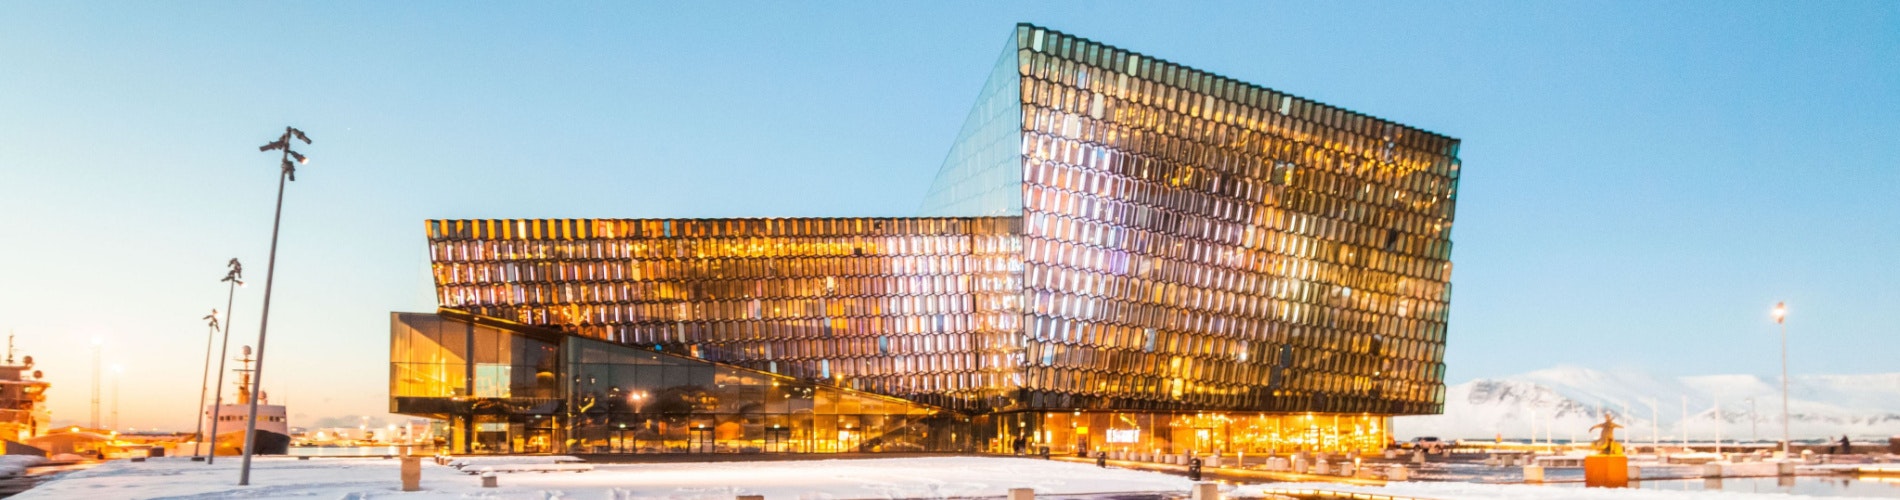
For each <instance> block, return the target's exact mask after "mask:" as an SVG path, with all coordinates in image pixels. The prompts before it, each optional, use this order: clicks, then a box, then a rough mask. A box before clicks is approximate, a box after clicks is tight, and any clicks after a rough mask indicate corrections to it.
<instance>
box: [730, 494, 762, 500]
mask: <svg viewBox="0 0 1900 500" xmlns="http://www.w3.org/2000/svg"><path fill="white" fill-rule="evenodd" d="M733 500H765V495H739V496H737V497H733Z"/></svg>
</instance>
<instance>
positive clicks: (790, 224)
mask: <svg viewBox="0 0 1900 500" xmlns="http://www.w3.org/2000/svg"><path fill="white" fill-rule="evenodd" d="M1009 42H1010V43H1008V44H1007V47H1006V49H1005V51H1004V54H1002V56H1001V57H1000V58H999V59H998V61H997V64H996V66H995V68H994V69H993V71H992V74H991V75H989V77H988V78H987V79H986V81H985V83H984V85H983V89H982V91H981V92H980V93H979V96H978V99H977V104H976V106H975V107H974V108H973V109H972V111H971V113H970V116H969V118H968V119H967V120H966V122H965V123H964V126H963V128H962V130H961V131H960V132H959V134H958V137H957V141H956V143H955V144H954V145H952V147H951V149H950V152H949V154H948V156H947V157H946V158H945V161H944V164H943V165H942V167H941V168H940V169H939V171H938V174H937V178H936V181H935V184H934V185H933V186H932V187H931V188H930V191H929V192H928V193H926V195H925V196H924V198H923V202H922V205H921V210H920V211H921V212H922V215H923V216H922V217H914V218H829V219H795V218H759V219H506V220H432V221H429V222H428V237H429V245H430V246H429V251H430V260H431V263H432V267H433V271H434V275H435V281H436V285H437V292H438V299H439V301H440V304H441V306H442V307H443V311H444V312H443V314H467V315H471V317H473V318H489V320H490V321H499V322H508V323H516V324H520V325H525V326H526V327H533V328H538V329H540V330H539V331H542V332H544V333H545V332H555V333H551V334H549V335H552V336H554V337H560V338H568V339H570V340H566V341H560V340H558V339H557V340H556V341H555V344H554V345H556V346H565V347H545V346H539V345H538V344H537V345H536V346H535V347H532V348H522V349H526V350H525V351H522V350H517V348H515V347H512V344H511V345H510V346H509V347H503V346H502V343H496V344H495V346H496V347H495V348H494V349H493V350H492V351H493V354H492V356H493V357H494V359H495V360H496V361H483V359H484V358H483V356H484V354H483V353H484V352H488V351H483V350H480V349H477V350H476V351H475V356H474V359H475V362H474V363H475V364H474V365H473V368H474V372H476V373H474V374H472V375H468V374H465V376H464V377H463V378H464V379H466V380H455V377H454V376H453V375H454V370H455V369H456V368H455V367H456V366H463V365H457V364H456V363H458V362H459V361H457V360H461V359H466V355H465V354H462V353H459V352H456V351H454V350H453V349H449V348H441V349H439V350H437V351H430V350H428V349H421V348H409V347H401V345H402V342H404V341H401V340H397V341H395V343H396V344H398V345H397V346H396V347H392V357H393V358H392V360H393V361H394V360H400V361H397V362H393V363H392V370H394V371H392V382H391V384H392V389H391V391H392V406H399V407H400V406H402V401H401V397H406V396H397V395H398V394H405V395H407V394H421V393H430V394H436V395H450V397H454V396H455V395H457V394H462V393H466V392H467V391H469V390H471V389H467V388H468V387H473V389H472V391H473V393H474V396H476V397H483V398H505V399H509V400H510V401H513V398H528V399H533V398H542V397H552V398H555V399H558V400H559V402H558V403H555V404H552V405H551V406H552V407H556V408H561V409H563V410H561V411H571V409H573V408H576V407H584V406H586V401H583V400H576V399H574V395H576V394H583V393H587V392H588V391H592V392H593V393H598V394H595V395H594V396H591V397H595V398H606V399H605V401H610V402H614V403H613V404H608V405H605V406H600V407H597V408H596V410H589V411H598V412H601V413H599V414H594V413H588V411H581V412H578V413H574V414H573V415H570V416H564V417H562V420H560V421H561V422H562V423H561V424H559V425H556V426H555V427H557V428H558V429H571V430H572V432H573V436H571V437H566V438H561V439H557V440H556V441H559V442H560V443H562V445H563V446H578V447H581V448H582V449H607V450H678V449H680V448H681V447H682V446H684V447H685V448H686V449H688V450H710V451H718V450H727V451H768V450H798V451H847V450H860V449H863V448H864V447H863V445H862V444H861V443H860V444H852V443H853V441H851V439H860V440H861V439H863V438H864V436H866V434H863V433H865V432H871V431H868V430H861V429H868V427H864V426H869V425H872V423H871V422H872V420H875V421H876V422H878V423H877V424H876V425H877V426H878V427H877V429H878V431H876V434H877V435H885V434H890V433H892V432H899V431H898V430H900V429H910V428H916V429H917V430H916V431H915V435H917V436H921V435H922V433H923V427H917V426H918V425H920V424H916V422H920V420H918V416H917V415H916V414H913V413H912V412H914V411H923V410H918V409H915V408H930V409H931V410H930V411H944V412H949V413H946V414H933V415H951V414H953V415H957V416H958V417H955V418H951V417H932V418H937V419H938V420H929V419H925V420H929V421H931V422H936V423H935V424H929V425H937V424H942V425H947V426H950V427H943V428H940V429H938V430H936V431H933V432H936V435H938V436H948V435H950V434H952V433H954V434H956V435H958V436H960V437H959V438H958V439H954V440H949V441H943V442H941V443H939V444H935V445H933V444H918V443H932V442H935V441H926V440H922V439H921V438H917V439H908V440H902V439H897V438H895V437H893V438H891V439H886V440H881V441H879V445H878V447H879V448H880V449H905V448H909V447H913V446H923V447H925V448H931V447H933V446H943V447H950V448H954V447H957V446H976V447H979V448H983V449H992V450H994V449H1007V448H1009V447H1012V446H1013V445H1014V444H1016V443H1017V442H1019V441H1023V440H1030V441H1032V442H1036V443H1041V444H1048V445H1052V446H1054V447H1055V448H1057V449H1063V447H1064V446H1067V447H1070V448H1077V449H1082V448H1089V447H1092V448H1096V449H1108V447H1109V446H1110V444H1114V445H1118V446H1123V447H1128V448H1131V449H1141V448H1172V449H1176V450H1184V449H1200V448H1203V447H1206V448H1209V450H1234V451H1255V450H1259V451H1261V452H1273V451H1274V450H1289V449H1307V450H1313V451H1326V450H1353V449H1370V448H1376V444H1374V443H1381V444H1382V443H1383V441H1384V440H1385V439H1386V438H1385V436H1386V434H1385V432H1386V428H1387V427H1388V424H1389V418H1388V417H1389V416H1391V415H1404V414H1430V413H1437V412H1439V411H1441V409H1442V404H1443V397H1444V385H1443V376H1444V365H1443V357H1444V345H1445V326H1446V324H1445V321H1446V312H1447V310H1448V304H1449V300H1450V293H1451V285H1450V273H1451V263H1450V253H1451V241H1450V232H1451V223H1452V218H1453V205H1454V202H1455V200H1456V188H1457V181H1458V175H1459V167H1460V165H1459V161H1458V159H1457V150H1458V141H1457V140H1456V139H1452V138H1449V137H1444V136H1441V135H1436V134H1433V133H1430V132H1426V131H1422V130H1418V129H1415V128H1411V127H1407V126H1404V125H1400V124H1397V123H1393V122H1389V121H1386V120H1381V119H1378V118H1374V117H1371V116H1366V115H1363V114H1359V113H1355V112H1352V111H1348V110H1344V109H1340V108H1337V107H1332V106H1327V105H1323V104H1319V103H1316V102H1312V101H1309V100H1305V99H1301V98H1298V97H1294V96H1291V95H1287V94H1285V93H1282V92H1279V91H1275V90H1272V89H1267V88H1264V87H1260V86H1256V85H1251V84H1246V83H1243V82H1238V81H1235V80H1232V79H1228V78H1225V77H1221V76H1218V75H1214V74H1210V73H1206V72H1202V71H1198V70H1193V69H1189V68H1185V67H1182V66H1179V65H1177V64H1173V63H1170V62H1167V61H1164V60H1159V59H1155V58H1152V57H1148V56H1145V55H1141V54H1137V53H1133V52H1129V51H1125V50H1122V49H1118V48H1115V47H1112V46H1107V45H1103V44H1100V43H1096V42H1092V41H1089V40H1086V39H1081V38H1076V37H1073V36H1069V35H1066V34H1062V33H1059V32H1055V31H1051V30H1047V29H1044V28H1039V27H1035V26H1030V25H1021V26H1018V28H1017V30H1016V31H1015V33H1013V36H1012V37H1011V38H1010V40H1009ZM480 322H481V319H477V320H473V322H471V323H470V324H471V325H475V324H477V323H480ZM398 323H401V321H400V320H399V321H398ZM400 326H401V325H400V324H399V325H398V327H399V328H398V329H400ZM417 335H419V336H420V337H419V338H424V339H432V338H435V337H428V336H427V335H428V334H423V333H418V334H413V335H411V336H410V337H407V338H415V336H417ZM399 336H400V335H399ZM536 341H546V339H545V338H544V339H543V340H536ZM562 342H566V343H562ZM412 345H413V344H412ZM576 346H581V347H576ZM587 346H592V347H587ZM609 347H612V348H615V349H632V350H629V351H626V352H629V353H641V354H640V355H641V356H652V355H659V356H662V357H665V358H666V359H671V360H674V361H679V362H688V363H689V364H690V363H712V364H713V365H717V366H719V367H726V368H717V369H715V368H705V369H706V370H713V371H710V372H708V373H715V372H717V370H720V369H730V370H740V371H743V372H744V373H751V374H754V375H744V376H740V375H733V376H730V377H728V376H724V375H717V374H714V375H708V377H711V380H714V382H713V385H714V386H716V387H718V386H723V385H724V384H723V383H721V382H718V380H735V381H738V380H742V379H743V380H747V381H750V380H753V379H757V380H759V381H764V382H760V383H766V382H770V383H792V382H796V383H798V384H807V386H808V387H828V388H833V389H835V390H838V391H846V392H840V393H839V394H847V393H853V394H863V395H865V396H866V397H871V396H872V395H875V396H876V397H889V398H897V399H890V400H888V401H906V402H909V403H910V404H914V405H916V406H915V408H911V407H904V409H903V410H902V411H901V412H900V411H898V410H887V409H882V408H884V407H882V406H879V405H872V404H868V403H866V404H860V405H859V406H858V407H857V408H859V409H858V410H853V411H842V410H837V409H835V408H842V406H840V404H833V405H832V406H831V407H832V408H834V410H832V411H833V412H834V413H823V412H819V411H818V410H817V408H818V406H813V407H812V410H811V413H805V414H801V415H814V416H813V417H808V418H810V419H811V420H810V423H809V424H803V423H800V422H799V421H793V420H786V419H781V418H779V417H776V416H774V415H787V417H786V418H794V417H791V416H789V415H791V414H789V413H774V410H769V409H768V410H758V411H752V410H742V409H739V408H738V407H726V406H720V405H725V404H727V403H721V402H718V401H726V402H730V401H742V400H743V401H747V402H749V403H748V404H752V403H756V404H759V405H763V406H762V407H761V408H778V407H776V406H772V405H774V404H779V403H774V401H781V402H782V401H785V400H784V399H782V398H784V397H786V396H784V395H783V394H782V393H780V392H778V390H776V389H769V387H778V386H776V385H769V384H768V385H766V386H760V385H758V384H757V383H753V382H733V386H734V387H748V388H750V389H746V390H748V391H753V390H756V391H757V394H761V395H759V396H757V397H756V398H755V397H754V396H752V395H750V394H754V393H752V392H748V393H746V394H748V395H746V396H730V395H726V396H721V395H718V394H716V393H718V392H719V391H710V392H707V393H705V394H709V396H691V397H685V396H682V398H684V399H695V398H697V399H700V400H702V403H703V404H704V405H711V406H707V407H705V408H701V409H697V410H693V412H694V413H689V415H701V414H703V415H713V416H711V417H705V418H701V417H691V416H685V417H678V418H672V419H670V420H669V419H666V418H658V419H656V418H654V417H653V416H652V415H648V414H645V413H642V412H641V411H639V410H637V409H635V410H633V411H625V410H626V408H624V407H622V406H615V405H616V404H623V403H626V402H625V401H622V399H624V398H622V397H621V396H620V395H621V394H624V393H616V392H614V391H616V390H619V391H627V390H635V389H631V388H633V387H639V388H640V389H638V390H641V391H649V392H646V394H657V393H654V392H651V391H662V390H667V389H666V388H667V387H672V386H668V385H665V384H662V383H659V382H651V381H647V378H648V377H659V380H666V377H671V376H672V375H667V374H666V373H671V372H666V373H662V372H655V371H651V370H648V371H642V370H645V369H637V368H628V369H626V370H628V371H625V372H624V373H628V374H632V375H621V373H623V372H622V369H621V368H611V369H607V372H603V373H606V374H605V375H589V376H588V377H587V379H588V380H593V381H596V382H590V384H595V385H587V386H580V385H573V386H563V389H562V390H565V391H568V392H564V393H561V394H563V395H558V396H542V394H543V393H542V392H536V391H541V390H542V389H540V387H541V386H539V385H535V384H534V383H536V381H538V379H537V378H533V377H529V378H523V377H524V376H525V375H524V374H525V373H534V374H537V375H535V377H538V376H539V375H538V374H539V373H541V372H540V368H520V367H519V366H528V365H519V366H518V367H517V368H510V369H506V370H500V369H497V370H499V371H494V370H491V371H492V373H491V372H483V371H482V369H483V368H482V367H483V366H484V364H485V363H486V364H509V363H512V362H513V361H510V360H514V359H521V360H524V362H536V363H543V364H545V363H546V362H547V361H546V360H548V359H554V360H556V362H555V364H556V365H560V363H561V362H565V363H567V365H562V366H565V368H563V370H565V371H562V372H561V373H563V374H568V373H579V372H576V371H574V370H591V369H593V368H590V366H592V362H587V361H581V360H580V358H582V357H583V356H582V352H583V351H576V350H575V349H583V350H585V349H595V348H598V349H607V348H609ZM550 349H551V350H552V351H549V350H550ZM397 351H401V352H402V353H403V354H402V355H401V356H397ZM555 351H558V352H555ZM550 352H552V353H551V354H550ZM655 352H657V353H661V354H654V353H655ZM432 353H433V354H432ZM628 355H629V356H633V354H628ZM537 356H540V357H537ZM615 356H618V355H615ZM608 357H610V358H614V359H619V358H617V357H614V356H608ZM636 357H637V356H636ZM504 358H505V359H504ZM629 359H631V358H629ZM655 359H658V358H655ZM562 360H565V361H562ZM608 364H610V365H614V366H637V365H638V363H631V362H627V363H622V362H612V363H608ZM713 365H707V366H713ZM537 366H538V365H537ZM462 369H463V370H464V371H468V368H467V367H464V368H462ZM484 373H485V374H486V375H484ZM735 373H736V372H735ZM561 376H563V377H574V376H578V375H561ZM484 377H485V378H484ZM482 380H489V381H490V382H486V383H485V382H482ZM599 380H611V381H612V382H597V381H599ZM570 382H571V383H574V384H578V383H579V382H572V381H570ZM456 384H462V385H456ZM698 386H700V387H703V386H704V384H699V385H698ZM399 389H400V391H399ZM735 390H736V389H735ZM417 391H421V392H417ZM458 391H460V392H458ZM600 391H606V392H600ZM557 392H558V391H557ZM820 392H823V391H822V390H820ZM529 394H532V395H529ZM432 397H439V396H432ZM669 397H670V396H669ZM840 397H844V396H840ZM563 398H565V399H563ZM708 398H710V399H708ZM774 398H781V399H776V400H775V399H774ZM536 401H539V400H536ZM418 404H420V403H418ZM537 404H541V403H535V402H533V401H521V402H510V403H508V406H507V407H508V408H515V409H533V408H540V406H536V405H537ZM787 404H789V403H787ZM812 404H814V405H817V404H818V403H812ZM786 408H791V407H786ZM865 408H879V409H877V410H875V411H869V410H864V409H865ZM533 411H539V410H533ZM891 412H896V413H891ZM410 413H426V412H410ZM516 413H518V414H533V413H532V412H531V411H530V410H521V411H519V412H516ZM557 413H558V412H557ZM549 415H553V413H549ZM719 415H724V416H723V417H721V416H719ZM825 415H836V416H837V418H835V419H834V418H831V417H829V416H825ZM847 415H857V417H852V418H857V420H847V417H846V416H847ZM871 415H876V416H877V417H868V416H871ZM669 418H670V417H669ZM867 418H871V419H872V420H866V419H867ZM958 418H964V419H967V420H957V419H958ZM530 420H532V419H530ZM950 422H964V423H956V424H954V425H953V424H951V423H950ZM1131 422H1132V423H1131ZM507 425H515V423H514V422H512V421H511V422H509V423H507ZM522 425H524V427H523V429H527V431H524V432H528V433H529V434H532V429H534V428H535V427H533V425H535V424H534V423H533V422H524V423H522ZM621 425H627V426H628V428H631V429H635V430H634V431H622V430H621V429H622V427H620V426H621ZM773 425H786V426H796V425H805V427H797V428H795V429H792V430H788V431H769V430H762V429H775V427H771V426H773ZM839 425H850V426H853V427H851V429H853V430H852V432H853V434H851V436H857V437H855V438H851V439H847V438H846V437H845V436H847V435H846V434H841V433H840V431H839V427H838V426H839ZM962 425H968V426H969V427H968V428H963V427H956V426H962ZM696 426H704V428H706V429H711V430H708V431H705V432H709V433H710V434H708V435H707V436H704V437H705V439H700V438H696V437H694V436H696V434H694V432H696V431H692V430H691V429H699V428H701V427H696ZM722 426H723V427H724V428H726V429H727V430H726V431H720V430H718V429H720V428H721V427H722ZM759 426H766V427H759ZM1122 426H1132V427H1126V428H1124V427H1122ZM925 427H928V425H926V426H925ZM680 429H688V430H687V431H680ZM1130 429H1133V430H1132V431H1131V430H1130ZM563 432H565V431H563ZM679 432H686V434H679ZM764 432H791V433H792V434H789V435H785V436H780V437H778V438H773V439H772V440H770V441H769V442H768V441H763V440H761V439H764V438H761V437H759V436H762V435H763V434H760V433H764ZM903 432H911V431H903ZM1131 432H1132V433H1131ZM905 435H910V434H905ZM601 436H606V437H601ZM681 436H684V437H683V438H682V437H681ZM721 436H726V437H721ZM797 436H804V437H802V438H800V437H797ZM727 437H729V438H730V439H728V438H727ZM781 438H782V439H781ZM681 439H685V441H681ZM800 439H803V441H800ZM944 439H949V438H947V437H945V438H944ZM531 441H532V440H530V442H531ZM801 442H802V443H805V444H796V443H801ZM682 443H684V444H682ZM524 446H525V445H524ZM1177 452H1178V451H1177Z"/></svg>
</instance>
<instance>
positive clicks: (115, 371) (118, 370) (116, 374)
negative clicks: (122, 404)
mask: <svg viewBox="0 0 1900 500" xmlns="http://www.w3.org/2000/svg"><path fill="white" fill-rule="evenodd" d="M124 373H125V367H123V366H119V365H112V432H113V433H115V434H116V433H118V432H119V379H120V378H123V377H121V375H123V374H124Z"/></svg>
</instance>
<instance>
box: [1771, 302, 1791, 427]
mask: <svg viewBox="0 0 1900 500" xmlns="http://www.w3.org/2000/svg"><path fill="white" fill-rule="evenodd" d="M1774 315H1775V324H1776V325H1779V326H1781V455H1782V456H1784V457H1785V456H1787V455H1788V323H1787V322H1786V321H1785V320H1787V319H1788V303H1787V302H1776V303H1775V312H1774Z"/></svg>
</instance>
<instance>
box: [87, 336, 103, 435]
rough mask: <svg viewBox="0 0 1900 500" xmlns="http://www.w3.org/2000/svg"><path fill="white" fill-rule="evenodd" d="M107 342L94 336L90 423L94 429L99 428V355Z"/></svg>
mask: <svg viewBox="0 0 1900 500" xmlns="http://www.w3.org/2000/svg"><path fill="white" fill-rule="evenodd" d="M105 343H106V342H105V341H104V340H100V339H99V337H93V338H92V421H91V422H89V423H90V424H92V425H90V427H92V428H94V429H98V428H99V355H100V352H101V351H102V350H103V349H104V346H105Z"/></svg>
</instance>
